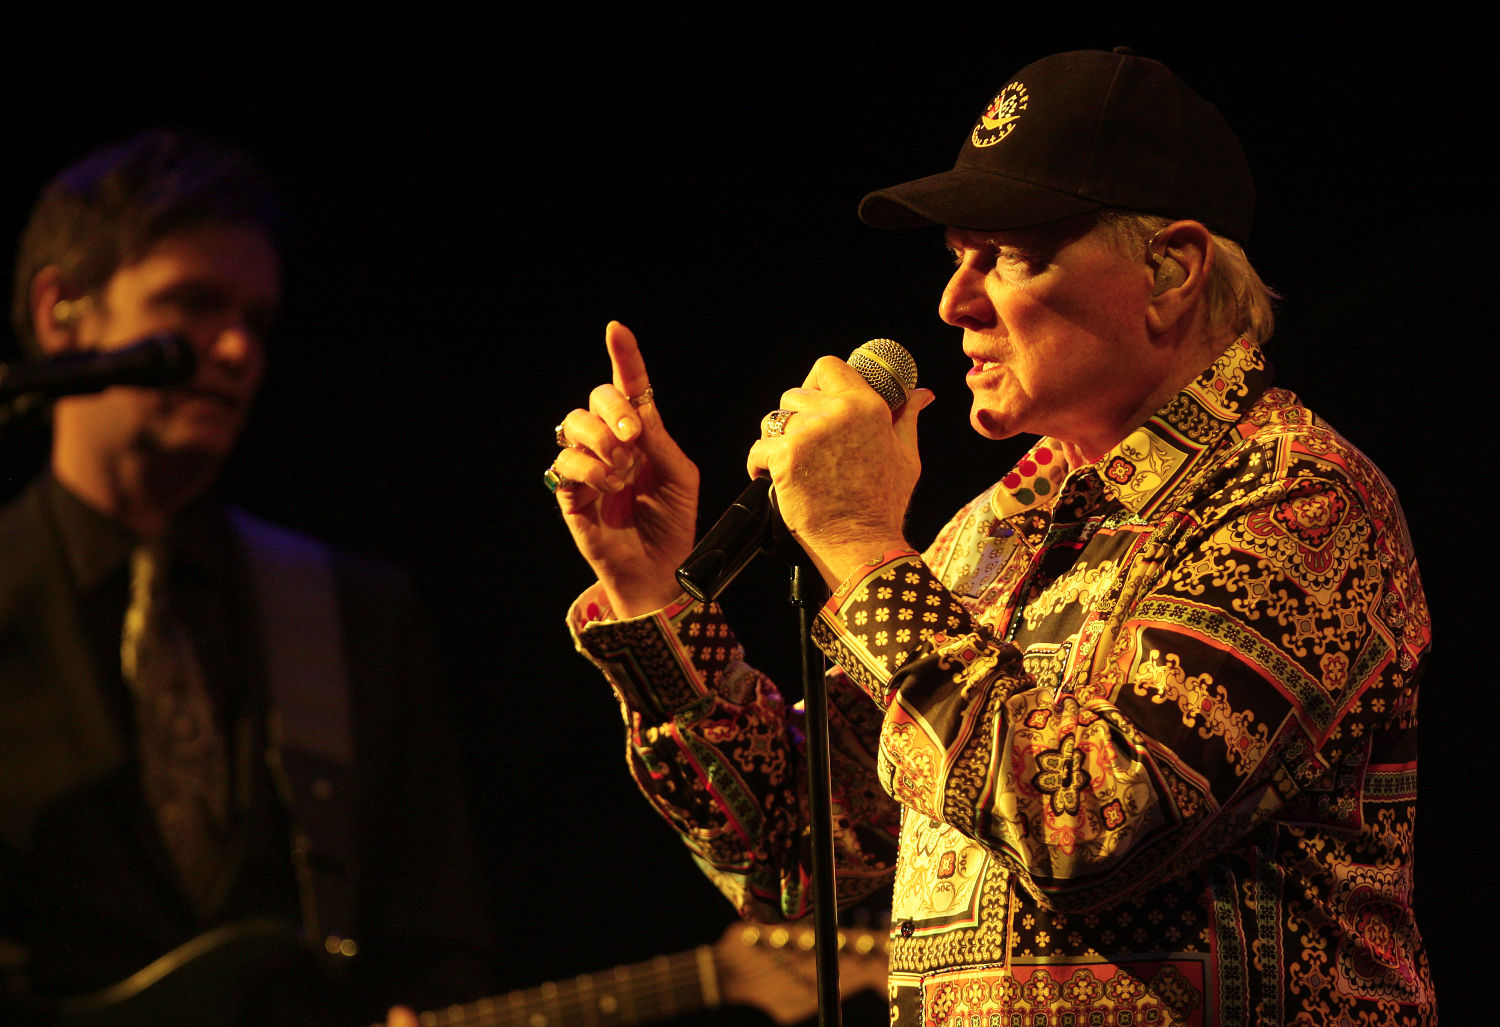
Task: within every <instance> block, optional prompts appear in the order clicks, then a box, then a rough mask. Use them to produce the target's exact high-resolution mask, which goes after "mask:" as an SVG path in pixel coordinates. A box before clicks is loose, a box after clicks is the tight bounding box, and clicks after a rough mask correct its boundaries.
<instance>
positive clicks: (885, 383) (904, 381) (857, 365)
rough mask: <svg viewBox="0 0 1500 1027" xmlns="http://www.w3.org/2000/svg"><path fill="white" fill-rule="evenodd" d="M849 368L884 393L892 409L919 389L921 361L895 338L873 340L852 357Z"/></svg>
mask: <svg viewBox="0 0 1500 1027" xmlns="http://www.w3.org/2000/svg"><path fill="white" fill-rule="evenodd" d="M849 366H850V367H852V368H854V370H856V371H858V372H859V376H860V377H861V378H863V379H864V380H865V381H866V382H868V383H869V385H870V388H872V389H874V390H875V391H876V392H878V393H880V398H881V399H883V400H885V402H886V405H887V406H889V407H890V408H891V409H892V410H895V409H896V408H898V407H900V406H901V404H903V403H905V402H906V397H907V394H908V393H910V392H911V390H912V389H914V388H916V387H917V362H916V361H915V360H913V359H912V357H911V354H910V353H908V352H906V347H904V346H902V345H901V344H900V343H899V342H895V341H893V340H891V339H871V340H870V341H869V342H867V343H865V344H864V345H863V346H861V347H859V349H857V350H855V351H854V352H853V353H851V354H849Z"/></svg>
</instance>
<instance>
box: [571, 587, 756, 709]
mask: <svg viewBox="0 0 1500 1027" xmlns="http://www.w3.org/2000/svg"><path fill="white" fill-rule="evenodd" d="M568 629H569V631H570V632H571V633H572V635H573V644H574V646H575V647H576V648H577V649H578V651H579V652H580V653H582V654H583V656H584V657H585V658H586V659H588V660H589V662H591V663H593V664H594V665H595V666H596V667H598V668H599V669H600V671H602V672H603V673H604V676H605V678H606V679H608V681H609V683H610V685H611V687H613V688H614V690H615V693H616V695H617V696H618V697H619V699H620V701H621V702H622V703H623V704H624V705H625V706H626V707H627V708H629V709H631V710H635V711H636V712H639V713H641V714H642V715H644V716H646V717H647V718H650V719H653V720H660V721H665V720H667V719H670V718H671V717H672V716H673V715H674V714H676V713H677V712H678V711H679V710H681V709H682V708H683V707H685V706H688V705H690V704H692V703H694V702H696V701H697V700H699V699H701V698H702V697H703V696H705V695H707V694H709V693H710V692H712V691H714V689H715V686H716V685H717V684H718V683H719V680H720V678H721V677H722V676H723V675H724V672H725V671H726V669H728V668H729V667H731V666H738V665H740V664H741V662H742V660H743V658H744V650H743V649H742V647H741V646H740V643H739V640H738V639H737V638H736V637H735V635H734V632H732V631H731V630H730V629H729V624H728V622H727V621H725V619H724V614H723V611H721V610H720V609H719V606H718V604H717V603H710V604H704V603H700V602H697V601H695V600H693V599H692V598H691V597H689V596H687V595H686V594H684V595H682V596H679V597H678V599H676V600H675V601H674V602H672V603H670V604H668V605H667V606H664V607H662V608H661V609H660V610H655V611H652V612H651V613H647V614H642V615H641V616H639V617H628V618H625V619H624V620H616V619H614V611H612V610H611V609H610V608H609V603H608V600H606V599H605V598H604V589H603V588H602V587H601V586H599V585H597V584H596V585H594V586H593V587H591V588H590V589H588V590H587V591H586V592H584V593H583V595H581V596H579V597H578V599H577V600H576V601H575V602H574V603H573V605H572V607H571V608H569V610H568Z"/></svg>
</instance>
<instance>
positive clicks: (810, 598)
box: [790, 553, 842, 1027]
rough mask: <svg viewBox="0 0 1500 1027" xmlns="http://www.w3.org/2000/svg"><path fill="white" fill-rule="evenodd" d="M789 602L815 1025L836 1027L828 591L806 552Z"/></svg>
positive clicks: (796, 563)
mask: <svg viewBox="0 0 1500 1027" xmlns="http://www.w3.org/2000/svg"><path fill="white" fill-rule="evenodd" d="M790 598H791V603H792V605H793V606H795V607H797V611H798V621H799V623H800V628H801V636H802V688H803V691H802V706H803V711H804V713H805V725H806V731H807V805H808V809H809V814H810V819H811V825H810V827H811V831H812V863H813V865H812V886H813V943H814V944H813V948H814V952H815V953H816V965H817V973H818V977H817V981H818V1024H819V1027H839V1024H840V1022H841V1020H842V1011H841V1007H840V1004H839V941H838V908H839V903H838V883H837V880H836V878H835V876H834V869H833V865H834V864H833V771H832V761H831V758H830V756H829V740H828V682H827V679H826V678H825V676H824V674H823V661H822V653H821V652H820V651H819V650H818V647H817V646H816V645H814V644H813V640H812V622H813V618H814V617H816V616H817V615H818V610H819V608H820V607H821V606H822V605H823V603H824V602H825V601H826V600H827V598H828V589H827V587H826V586H825V585H824V584H823V580H822V578H821V577H820V576H819V575H818V572H817V570H816V569H815V568H814V567H813V566H812V561H811V560H809V559H808V558H807V555H806V554H805V553H803V554H801V555H800V557H799V558H798V559H797V560H795V561H794V562H793V564H792V580H791V597H790Z"/></svg>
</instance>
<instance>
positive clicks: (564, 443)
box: [552, 424, 568, 449]
mask: <svg viewBox="0 0 1500 1027" xmlns="http://www.w3.org/2000/svg"><path fill="white" fill-rule="evenodd" d="M552 431H553V432H554V433H555V434H556V435H557V444H558V445H559V446H561V447H563V448H564V449H567V448H568V437H567V436H566V435H564V434H563V426H562V425H560V424H559V425H558V426H557V427H556V428H553V429H552Z"/></svg>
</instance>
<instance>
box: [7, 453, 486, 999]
mask: <svg viewBox="0 0 1500 1027" xmlns="http://www.w3.org/2000/svg"><path fill="white" fill-rule="evenodd" d="M69 504H77V501H76V500H75V499H73V498H72V497H71V496H68V495H67V494H66V493H65V492H63V491H62V490H61V488H60V486H58V485H57V483H56V482H55V481H53V480H51V479H50V478H48V477H46V476H43V478H41V479H39V480H38V481H37V482H35V483H33V485H32V486H31V487H29V488H28V489H27V490H26V491H25V492H24V493H23V494H22V495H21V496H20V497H19V498H18V499H17V500H15V501H14V502H13V503H12V504H10V506H8V507H7V508H6V509H5V510H4V511H3V512H0V938H4V939H8V940H9V941H10V942H12V943H15V944H18V945H19V946H20V947H21V948H22V949H24V950H25V951H26V952H27V953H28V954H29V957H30V962H29V966H28V967H27V968H26V976H27V978H28V979H29V983H30V985H31V987H32V988H33V989H35V990H36V991H37V992H39V993H42V994H45V995H49V996H61V995H71V994H79V993H82V992H89V991H93V990H96V989H99V988H102V987H105V986H107V985H109V984H112V983H113V982H115V981H117V980H119V979H121V978H123V977H125V976H127V975H128V974H130V973H133V972H134V971H136V970H138V969H139V968H140V967H141V966H143V965H145V964H146V963H147V962H150V961H151V960H152V959H155V958H156V957H158V956H160V955H162V954H164V953H166V952H167V951H169V950H171V949H172V948H174V947H176V946H178V945H181V944H183V943H184V942H187V941H189V940H190V939H192V938H193V937H195V936H196V935H198V934H200V933H201V932H203V931H205V930H206V929H209V928H211V927H214V926H216V925H219V924H223V923H229V922H236V921H240V920H243V919H246V918H249V917H261V916H278V917H286V918H288V919H295V918H296V917H297V916H298V912H299V893H298V889H297V885H296V882H295V880H294V877H293V874H292V868H291V859H290V856H289V851H290V840H289V839H290V834H289V827H288V825H289V816H288V812H287V810H286V809H285V808H284V806H283V803H282V802H281V800H280V798H279V796H278V793H277V790H276V789H275V788H274V787H273V786H272V782H271V778H270V776H269V775H268V774H267V773H266V771H265V764H264V756H265V743H266V727H265V710H266V708H267V701H268V700H267V695H266V693H267V682H266V672H265V655H264V652H263V646H262V639H261V636H260V623H259V613H258V610H257V601H256V598H255V593H254V590H253V588H252V587H251V582H250V577H249V571H248V566H247V562H246V554H245V552H244V550H243V543H242V541H241V539H240V537H239V535H238V534H237V533H236V532H235V531H234V529H233V527H232V526H231V524H230V521H229V517H228V513H227V510H226V509H225V508H224V507H222V506H219V505H217V504H214V503H205V504H200V505H199V506H198V507H196V508H195V509H194V510H192V511H190V512H189V513H188V514H186V515H185V516H184V518H183V519H182V523H181V524H180V525H179V526H178V527H179V529H180V530H177V531H175V532H174V535H175V536H176V537H179V538H181V539H184V540H186V541H185V542H184V543H183V545H184V549H186V550H191V553H192V556H193V559H188V560H185V561H183V563H184V564H185V565H186V570H185V571H184V573H185V574H187V575H189V576H190V580H188V581H187V582H186V584H185V586H184V590H185V591H186V592H187V593H188V594H189V595H191V596H193V597H194V598H193V601H191V602H188V603H184V604H180V605H182V606H183V608H184V615H185V617H186V618H187V619H188V620H189V624H188V626H189V629H190V630H191V631H192V632H193V633H194V637H195V640H198V639H199V638H202V639H203V641H204V642H205V643H206V644H205V645H204V646H203V647H201V649H200V655H203V656H204V662H205V664H206V665H207V666H208V668H209V673H210V677H211V687H212V690H213V692H214V698H215V702H216V705H217V707H218V709H219V713H220V722H221V727H222V728H223V729H224V730H225V733H226V738H228V739H231V740H232V747H233V752H234V756H233V764H234V773H235V778H234V780H235V794H236V815H235V827H234V836H233V845H232V856H231V860H232V867H233V884H232V886H231V887H230V888H229V890H228V892H227V895H226V898H225V900H224V903H223V905H222V906H221V907H220V908H219V909H217V910H215V911H213V912H212V913H210V914H209V915H207V916H201V915H199V914H197V913H195V912H194V910H193V909H192V908H191V906H190V905H189V903H188V902H187V900H186V898H185V896H184V895H183V894H182V892H181V889H180V888H179V887H178V885H177V882H176V879H175V877H174V876H173V873H172V870H171V866H170V863H169V862H168V857H167V855H166V853H165V850H164V848H163V846H162V844H161V842H160V840H159V837H158V836H157V834H156V830H155V826H154V820H153V818H152V815H151V812H150V810H149V809H148V808H147V805H146V802H145V799H144V797H143V795H142V792H141V788H140V784H139V768H138V766H137V764H136V761H135V755H134V745H133V741H132V739H133V726H132V722H131V717H130V703H129V700H128V697H127V696H126V693H125V691H124V688H123V685H122V683H121V680H120V676H119V670H118V662H117V656H116V654H117V651H118V634H117V631H118V628H117V627H116V625H117V624H118V619H117V617H118V616H119V615H121V614H123V604H124V580H123V574H124V568H123V565H121V566H119V567H116V568H114V569H112V570H109V571H108V573H104V574H102V575H98V580H89V581H82V580H80V573H79V566H78V563H79V562H78V559H77V554H76V552H73V553H72V555H71V557H70V551H69V550H68V549H67V548H66V547H65V545H64V534H65V529H64V528H63V527H62V523H61V519H60V508H61V511H62V515H70V516H73V517H75V518H76V517H77V516H79V514H80V509H79V508H76V507H75V508H70V507H69ZM82 510H83V516H85V517H87V516H89V514H88V512H87V510H86V508H82ZM95 527H96V528H99V527H101V526H100V525H95ZM72 537H75V538H76V536H72ZM102 538H103V540H104V541H103V542H102V543H101V545H102V548H104V549H106V550H107V549H108V548H109V545H110V542H109V535H108V528H107V527H104V531H103V535H102ZM127 544H128V540H126V539H124V538H123V537H122V539H121V541H120V545H121V546H125V545H127ZM95 555H96V556H97V555H98V554H95ZM110 562H111V561H110V559H104V560H102V561H96V563H99V564H102V565H103V566H105V567H109V565H110ZM332 567H333V571H334V574H333V577H334V581H335V584H336V597H337V604H338V613H339V620H340V622H341V625H342V634H343V639H342V643H343V648H344V657H345V662H346V665H347V669H348V677H349V691H350V697H351V700H352V727H353V740H354V749H355V763H354V781H355V784H356V790H357V796H358V798H357V803H356V807H355V817H354V824H355V849H356V853H355V854H356V857H357V859H358V866H359V875H358V881H359V888H358V891H357V893H356V902H355V914H356V921H355V922H356V925H357V929H356V931H355V937H356V938H357V939H358V940H359V942H360V944H361V948H362V954H361V956H360V957H359V959H358V960H356V966H358V967H360V968H361V972H358V973H357V974H356V980H357V987H358V990H359V991H360V992H361V993H362V994H363V995H364V996H365V997H366V998H367V999H368V1006H367V1009H366V1010H365V1011H366V1012H369V1013H374V1014H379V1013H381V1012H383V1009H384V1008H385V1005H386V1004H388V1003H389V1002H391V1001H401V1002H406V1003H410V1004H414V1005H417V1006H418V1007H419V1008H421V1007H430V1006H437V1005H442V1004H446V1003H448V1002H451V1001H455V1000H458V999H463V998H472V997H475V996H476V995H478V994H481V993H483V992H484V991H486V990H488V988H489V986H490V981H489V980H488V976H489V974H488V962H489V957H490V949H489V932H488V930H487V923H486V916H485V909H486V906H485V902H484V900H483V891H484V890H483V888H482V887H481V886H480V883H479V879H478V874H477V872H476V871H475V865H476V860H475V858H474V855H475V854H474V848H473V843H472V838H471V835H470V833H469V827H468V823H467V810H466V804H465V800H464V796H463V788H462V785H461V774H460V772H459V764H458V759H457V753H458V748H457V745H456V744H455V741H454V737H453V732H452V729H451V725H450V724H449V723H448V722H447V717H446V714H445V711H444V709H443V707H442V705H441V692H440V689H439V688H438V676H437V672H436V669H435V666H434V663H433V657H432V647H431V645H430V644H429V638H428V632H427V629H426V626H425V624H424V622H423V618H422V616H421V615H420V613H419V610H418V605H417V603H416V601H415V598H414V595H413V593H412V590H411V589H410V587H409V585H408V583H407V581H406V579H405V578H404V577H403V576H402V575H400V574H399V573H397V572H395V571H394V570H393V569H392V568H390V567H388V566H386V565H383V564H379V563H376V562H373V561H369V560H365V559H362V558H358V557H355V556H353V555H352V554H348V553H343V552H334V554H333V561H332ZM95 570H96V571H97V570H98V567H97V566H96V567H95ZM174 587H176V585H175V583H174ZM195 619H196V623H195V622H194V620H195ZM12 951H14V949H13V950H12Z"/></svg>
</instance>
